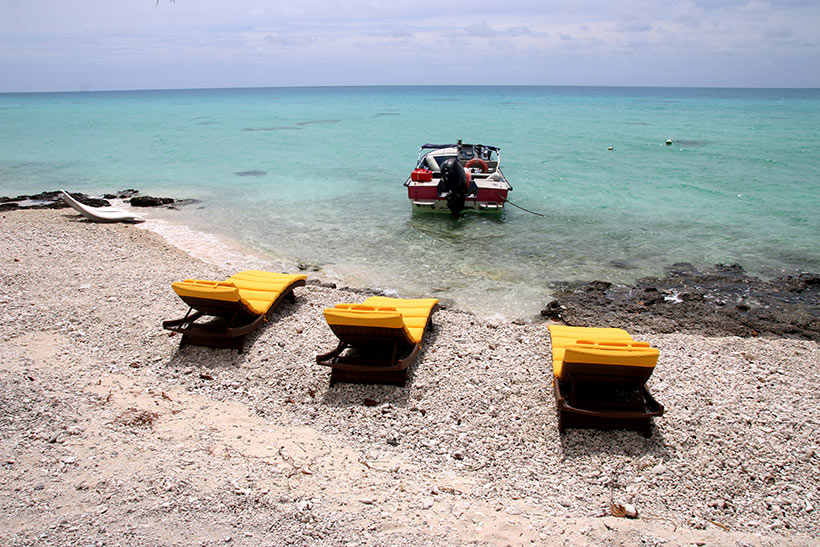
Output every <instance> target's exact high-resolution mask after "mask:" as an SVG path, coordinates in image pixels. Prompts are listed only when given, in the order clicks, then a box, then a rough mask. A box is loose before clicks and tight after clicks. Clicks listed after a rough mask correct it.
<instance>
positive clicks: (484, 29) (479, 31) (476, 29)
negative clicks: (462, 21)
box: [464, 21, 498, 38]
mask: <svg viewBox="0 0 820 547" xmlns="http://www.w3.org/2000/svg"><path fill="white" fill-rule="evenodd" d="M464 32H466V33H467V36H473V37H475V38H495V37H496V36H497V34H498V33H497V32H496V31H495V30H493V28H492V27H491V26H490V25H488V24H487V21H481V22H480V23H474V24H472V25H468V26H466V27H464Z"/></svg>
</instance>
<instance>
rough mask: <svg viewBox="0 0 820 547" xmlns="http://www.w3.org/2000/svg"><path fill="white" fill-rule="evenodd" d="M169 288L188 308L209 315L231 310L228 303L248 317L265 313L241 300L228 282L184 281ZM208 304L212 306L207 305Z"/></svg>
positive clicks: (234, 287)
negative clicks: (248, 315)
mask: <svg viewBox="0 0 820 547" xmlns="http://www.w3.org/2000/svg"><path fill="white" fill-rule="evenodd" d="M171 288H173V289H174V292H175V293H177V295H179V297H180V298H181V299H182V300H183V301H184V302H185V303H187V304H188V305H189V306H191V307H192V308H194V309H198V310H200V311H202V312H203V313H207V314H210V315H223V314H224V313H225V312H226V311H227V310H228V309H230V308H231V306H230V305H228V304H229V303H233V304H235V305H234V306H233V307H234V308H235V309H238V310H239V311H244V312H246V313H248V314H250V315H259V314H261V313H265V312H264V311H258V310H257V309H256V308H255V307H254V306H253V304H252V303H251V302H249V301H248V300H247V299H245V298H243V297H242V295H241V293H240V291H239V289H238V288H237V287H236V285H234V284H233V283H231V282H229V281H209V280H205V279H186V280H185V281H177V282H175V283H172V284H171ZM210 302H212V303H213V305H209V303H210Z"/></svg>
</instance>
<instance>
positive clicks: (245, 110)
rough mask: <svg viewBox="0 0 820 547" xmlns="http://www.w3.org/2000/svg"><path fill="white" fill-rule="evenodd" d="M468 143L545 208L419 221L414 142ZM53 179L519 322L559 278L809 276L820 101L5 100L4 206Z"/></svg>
mask: <svg viewBox="0 0 820 547" xmlns="http://www.w3.org/2000/svg"><path fill="white" fill-rule="evenodd" d="M459 138H461V139H464V140H465V141H466V142H481V143H485V144H494V145H498V146H500V147H501V159H502V168H503V170H504V173H505V174H506V175H507V178H508V179H509V180H510V182H511V183H512V184H513V187H514V191H513V192H512V193H511V194H510V199H512V200H513V201H514V202H515V203H517V204H519V205H521V206H523V207H526V208H527V209H530V210H533V211H536V212H539V213H541V214H543V215H544V216H543V217H542V216H536V215H532V214H529V213H527V212H525V211H523V210H520V209H516V208H514V207H508V210H507V211H506V212H504V213H503V214H502V215H500V216H496V217H486V216H478V215H466V216H463V217H460V218H458V219H454V218H451V217H449V216H447V215H434V214H429V213H428V214H423V213H422V214H420V213H415V214H414V213H412V212H411V210H410V205H409V202H408V200H407V196H406V189H405V188H404V187H403V186H402V182H403V181H404V180H405V178H406V177H407V175H408V173H409V171H410V170H411V169H412V168H413V166H414V163H415V160H416V154H417V152H418V147H419V145H421V144H422V143H425V142H454V141H455V140H456V139H459ZM667 139H672V141H673V144H672V145H671V146H667V145H665V144H664V143H665V141H666V140H667ZM609 147H612V148H613V150H609ZM237 173H243V174H242V175H239V174H237ZM248 173H251V174H248ZM61 187H63V188H66V189H69V190H71V191H78V192H85V193H90V194H94V193H103V192H111V191H116V190H120V189H124V188H137V189H139V190H141V191H142V192H143V193H147V194H152V195H161V196H171V197H175V198H196V199H200V200H202V201H201V203H200V205H199V206H195V207H190V208H187V209H183V210H181V211H179V212H161V213H160V212H155V213H152V214H151V215H152V217H155V218H165V219H172V220H175V221H178V222H181V223H184V224H186V225H188V226H191V227H193V228H195V229H197V230H201V231H204V232H208V233H214V234H217V235H226V236H230V237H232V238H234V239H236V240H238V241H239V242H240V243H241V244H243V245H245V246H247V247H248V248H250V249H253V250H255V251H256V252H260V253H267V254H270V255H274V256H276V257H279V258H283V259H285V260H287V261H293V262H302V263H306V264H310V265H316V266H319V267H321V268H322V269H324V270H326V271H328V272H332V273H334V274H336V275H339V276H341V277H342V278H344V280H345V281H346V282H348V283H351V284H354V285H361V286H373V285H375V286H379V287H382V288H392V289H395V290H397V291H399V292H401V293H402V294H407V295H415V294H425V295H427V294H430V295H438V296H442V297H448V298H451V299H454V300H455V301H456V302H457V303H458V304H459V305H460V306H461V307H464V308H467V309H471V310H474V311H477V312H479V313H482V314H491V313H495V312H498V313H501V314H503V315H505V316H506V317H510V318H513V317H523V316H527V315H531V314H534V313H537V311H538V310H539V309H541V308H542V307H543V305H544V304H545V303H546V302H547V301H548V299H549V293H550V290H551V286H552V283H554V282H555V281H560V280H573V279H580V280H591V279H608V280H613V281H623V282H628V281H631V280H633V279H635V278H637V277H640V276H644V275H654V274H659V273H662V272H663V270H664V268H665V267H667V266H669V265H670V264H671V263H673V262H678V261H687V262H692V263H694V264H695V265H698V266H709V265H711V264H715V263H739V264H741V265H742V266H743V267H744V268H746V269H747V270H748V271H750V272H752V273H755V274H758V275H762V276H773V275H776V274H778V273H780V272H783V271H786V272H791V271H794V270H806V269H807V270H813V271H818V270H820V214H818V210H820V90H751V89H689V88H686V89H672V88H657V89H655V88H590V87H384V88H379V87H364V88H271V89H233V90H187V91H134V92H110V93H54V94H0V195H17V194H22V193H35V192H39V191H42V190H51V189H56V188H61Z"/></svg>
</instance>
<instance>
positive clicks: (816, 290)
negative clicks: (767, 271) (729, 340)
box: [541, 264, 820, 340]
mask: <svg viewBox="0 0 820 547" xmlns="http://www.w3.org/2000/svg"><path fill="white" fill-rule="evenodd" d="M554 297H555V300H554V301H552V302H550V303H549V304H547V306H546V308H545V309H544V310H542V311H541V315H542V316H544V317H547V318H549V319H554V320H559V321H563V322H565V323H566V324H568V325H576V326H612V327H622V328H627V329H632V330H634V331H636V332H640V331H651V332H660V333H664V332H688V333H697V334H704V335H713V336H721V335H733V336H744V337H748V336H780V337H787V338H801V339H809V340H820V275H817V274H812V273H801V274H797V275H785V276H780V277H777V278H776V279H773V280H762V279H759V278H757V277H753V276H749V275H747V274H746V272H744V271H743V268H742V267H740V266H738V265H731V266H726V265H717V266H715V267H714V268H713V269H711V270H700V269H698V268H695V267H694V266H692V265H691V264H673V265H672V266H671V267H670V268H669V270H668V272H667V275H666V276H665V277H662V278H656V277H647V278H644V279H639V280H638V281H637V282H636V283H635V284H634V285H616V284H613V283H609V282H605V281H592V282H589V283H562V284H560V286H558V287H557V290H556V291H555V292H554Z"/></svg>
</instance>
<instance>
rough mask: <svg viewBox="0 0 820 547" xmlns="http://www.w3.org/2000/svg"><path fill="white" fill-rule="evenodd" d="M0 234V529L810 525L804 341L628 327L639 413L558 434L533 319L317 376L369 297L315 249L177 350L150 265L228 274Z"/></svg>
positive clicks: (819, 426)
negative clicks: (634, 421)
mask: <svg viewBox="0 0 820 547" xmlns="http://www.w3.org/2000/svg"><path fill="white" fill-rule="evenodd" d="M0 242H1V243H0V244H1V245H2V247H1V248H2V253H0V263H2V277H0V321H2V330H0V398H1V399H0V441H1V442H0V545H136V546H148V545H247V546H256V545H385V546H387V545H464V544H469V545H525V544H537V545H543V544H547V545H552V544H560V545H615V544H626V545H661V544H663V545H692V544H697V545H743V544H746V545H820V541H819V540H818V539H817V538H818V537H820V524H818V522H820V518H818V511H820V509H819V508H820V491H818V482H819V481H818V479H820V472H818V468H820V446H819V444H818V443H820V440H819V439H820V390H818V385H820V369H819V367H818V364H820V348H818V345H817V343H816V342H812V341H800V340H788V339H774V338H749V339H745V338H735V337H719V338H710V337H704V336H700V335H691V334H690V335H682V334H647V335H642V336H641V338H642V339H645V340H649V341H650V342H652V344H653V345H655V346H657V347H658V348H659V349H660V351H661V358H660V361H659V364H658V367H657V369H656V371H655V374H654V375H653V377H652V378H651V380H650V389H651V390H652V391H653V393H654V394H655V396H656V398H657V399H658V400H659V401H660V402H661V403H663V404H664V406H665V407H666V409H667V412H666V415H665V416H663V417H662V418H660V419H658V420H657V421H656V426H655V431H654V434H653V436H652V437H651V438H649V439H647V438H644V437H642V436H640V435H638V434H637V433H634V432H626V431H608V432H607V431H578V430H571V431H570V432H568V433H567V434H566V435H563V436H561V435H559V433H558V430H557V427H556V418H555V414H554V405H553V395H552V387H551V378H550V367H549V359H550V357H549V355H550V345H549V335H548V331H547V328H546V323H545V322H543V321H539V320H534V321H533V322H532V323H529V324H512V323H505V322H500V321H498V320H497V319H483V318H479V317H476V316H473V315H471V314H468V313H465V312H461V311H459V310H456V309H450V308H445V309H442V310H440V311H439V312H438V313H437V314H436V316H435V318H434V322H435V327H434V328H433V329H432V331H431V332H429V333H428V337H427V339H426V343H425V346H424V349H423V351H422V353H421V354H420V356H419V359H418V361H417V363H416V365H415V367H414V368H413V369H412V371H411V377H410V380H409V382H408V385H407V386H406V387H405V388H398V387H387V386H361V385H358V386H357V385H348V384H340V385H337V386H335V387H333V388H330V387H329V385H328V379H329V370H328V369H325V368H323V367H320V366H318V365H316V363H315V355H316V354H317V353H321V352H325V351H328V350H330V349H332V347H333V346H334V345H335V337H334V336H333V334H332V333H331V332H330V330H329V328H328V327H327V325H326V324H325V323H324V320H323V318H322V314H321V310H322V309H323V308H324V307H327V306H331V305H333V304H335V303H336V302H343V301H354V302H355V301H361V300H362V299H364V298H365V297H366V294H362V292H361V291H352V290H347V289H335V288H331V287H330V286H328V284H327V283H325V281H326V280H324V279H323V278H322V273H321V272H310V282H309V284H308V286H306V287H303V288H297V289H296V295H297V298H296V301H295V302H294V303H285V304H283V305H282V306H281V307H280V308H279V309H278V310H277V311H276V312H275V313H274V314H273V315H272V317H271V320H270V322H269V323H267V324H266V325H264V326H263V327H262V328H261V329H260V330H259V331H257V333H255V335H253V336H252V337H251V338H249V340H248V341H247V343H246V351H245V352H244V353H241V354H239V353H237V352H236V351H233V350H215V349H207V348H199V347H185V348H182V349H180V348H179V347H178V344H179V337H177V336H172V335H170V333H168V332H166V331H164V330H163V329H162V328H161V322H162V320H163V319H171V318H177V317H181V316H182V315H183V314H184V312H185V309H186V308H185V306H184V304H182V302H181V301H180V300H179V299H178V298H177V297H176V296H175V295H174V294H173V292H172V291H171V289H170V284H171V282H173V281H175V280H178V279H183V278H186V277H198V278H216V279H221V278H224V277H227V276H228V275H230V274H231V273H234V271H228V270H227V269H225V268H222V267H219V266H216V265H213V264H208V263H205V262H203V261H201V260H199V259H197V258H194V257H192V256H190V255H188V254H186V253H185V252H183V251H181V250H179V249H177V248H175V247H173V246H171V245H170V244H168V243H167V242H166V241H165V240H164V239H163V238H162V237H160V236H158V235H157V234H155V233H152V232H149V231H146V230H143V229H140V228H138V227H135V226H128V225H120V224H113V225H99V224H92V223H90V222H88V221H85V220H84V219H82V218H81V217H79V216H78V215H76V214H75V213H74V212H68V211H65V210H62V211H53V210H41V211H9V212H4V213H0ZM262 265H263V266H264V264H262ZM259 266H260V265H259V264H252V265H249V267H259ZM270 266H271V268H273V267H276V268H277V269H280V270H281V269H286V268H283V265H281V264H271V265H270ZM285 266H287V265H285ZM236 269H242V268H241V267H237V268H236ZM290 271H295V268H294V269H291V270H290ZM402 296H420V295H402ZM613 502H615V503H619V504H631V505H634V507H635V508H636V509H637V511H638V518H637V519H624V518H616V517H614V516H611V515H609V507H610V504H611V503H613Z"/></svg>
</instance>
